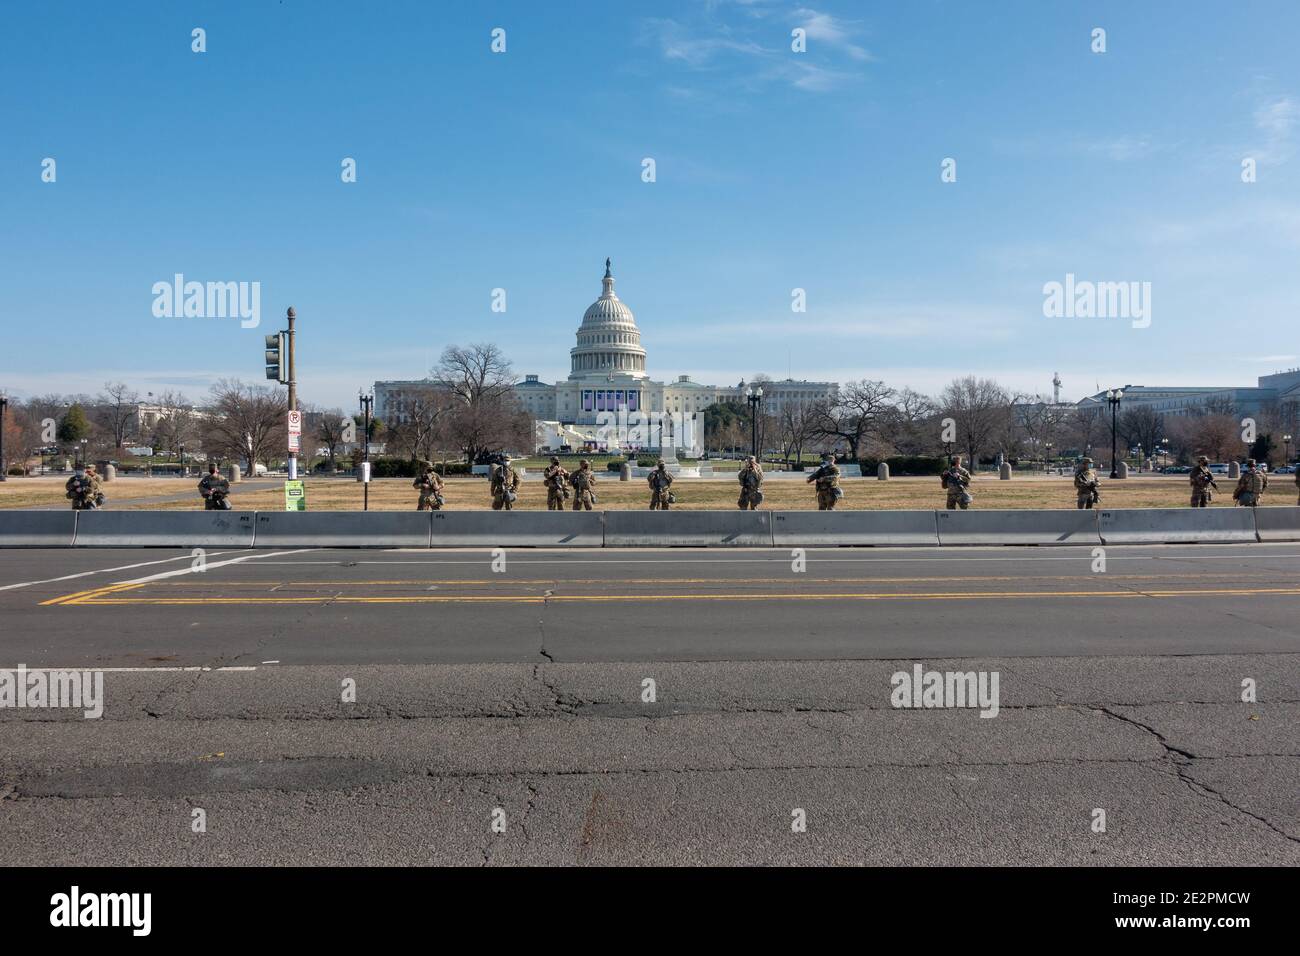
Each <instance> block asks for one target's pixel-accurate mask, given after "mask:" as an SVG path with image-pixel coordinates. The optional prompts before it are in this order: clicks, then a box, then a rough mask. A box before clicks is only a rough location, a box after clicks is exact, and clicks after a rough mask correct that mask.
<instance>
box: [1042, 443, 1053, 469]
mask: <svg viewBox="0 0 1300 956" xmlns="http://www.w3.org/2000/svg"><path fill="white" fill-rule="evenodd" d="M1043 447H1044V448H1045V449H1046V452H1045V453H1044V455H1043V474H1047V471H1048V469H1049V468H1050V466H1051V461H1052V443H1051V442H1050V441H1049V442H1047V443H1045V444H1044V445H1043Z"/></svg>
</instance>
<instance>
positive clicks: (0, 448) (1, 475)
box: [0, 392, 9, 481]
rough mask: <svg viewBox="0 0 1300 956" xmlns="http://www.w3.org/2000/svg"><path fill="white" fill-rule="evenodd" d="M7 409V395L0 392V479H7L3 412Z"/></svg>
mask: <svg viewBox="0 0 1300 956" xmlns="http://www.w3.org/2000/svg"><path fill="white" fill-rule="evenodd" d="M8 410H9V396H8V395H5V394H4V393H3V392H0V481H8V480H9V469H8V468H6V467H5V412H7V411H8Z"/></svg>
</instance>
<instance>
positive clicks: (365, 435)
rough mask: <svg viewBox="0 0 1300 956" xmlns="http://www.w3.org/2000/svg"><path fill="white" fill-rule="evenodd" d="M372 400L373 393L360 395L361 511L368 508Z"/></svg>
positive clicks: (373, 398)
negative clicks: (361, 443) (362, 448)
mask: <svg viewBox="0 0 1300 956" xmlns="http://www.w3.org/2000/svg"><path fill="white" fill-rule="evenodd" d="M374 401H375V397H374V396H373V395H362V396H361V417H362V431H361V440H362V441H363V442H365V445H364V448H365V453H364V456H363V458H362V461H363V462H364V465H363V466H362V478H363V481H364V484H363V485H362V489H363V491H362V503H361V510H362V511H369V510H370V476H369V475H368V474H366V470H367V469H368V467H369V465H370V409H371V406H372V405H373V404H374Z"/></svg>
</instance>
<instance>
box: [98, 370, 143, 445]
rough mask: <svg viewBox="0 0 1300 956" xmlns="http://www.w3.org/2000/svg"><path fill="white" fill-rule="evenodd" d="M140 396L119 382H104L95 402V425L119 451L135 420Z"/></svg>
mask: <svg viewBox="0 0 1300 956" xmlns="http://www.w3.org/2000/svg"><path fill="white" fill-rule="evenodd" d="M139 405H140V395H139V393H138V392H134V391H132V390H131V389H129V388H127V387H126V385H124V384H123V383H121V382H105V383H104V391H103V392H101V393H100V394H99V397H98V398H97V399H96V400H95V410H94V419H95V424H96V425H98V426H99V427H100V428H102V429H103V430H104V432H105V434H106V437H107V438H108V439H109V440H111V441H112V443H113V447H114V448H115V449H117V450H118V451H121V449H122V446H123V445H125V444H126V437H127V435H128V434H130V432H131V427H132V425H133V423H134V422H135V420H136V415H137V413H138V410H139Z"/></svg>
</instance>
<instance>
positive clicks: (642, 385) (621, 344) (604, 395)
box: [375, 259, 839, 454]
mask: <svg viewBox="0 0 1300 956" xmlns="http://www.w3.org/2000/svg"><path fill="white" fill-rule="evenodd" d="M569 369H570V371H569V377H568V378H567V379H566V380H564V381H562V382H556V383H555V384H554V385H550V384H547V383H545V382H542V381H539V380H538V376H536V375H527V376H525V377H524V380H523V381H522V382H520V383H518V384H517V385H516V386H515V396H516V397H517V398H518V399H519V402H520V404H521V405H522V406H523V407H524V409H525V410H526V411H527V412H528V413H529V414H531V415H532V416H533V419H534V420H535V421H536V422H537V439H538V440H537V445H538V447H539V448H541V447H550V448H558V447H559V446H560V445H570V446H572V447H574V448H580V447H582V446H584V445H587V446H591V445H593V444H597V443H598V438H597V434H596V429H595V426H596V424H597V423H598V422H601V421H609V420H610V417H611V416H610V414H609V413H614V414H618V413H620V412H624V411H625V412H626V413H627V414H628V415H629V416H632V417H633V418H635V417H636V416H637V415H638V414H640V415H645V414H647V413H648V414H650V415H652V416H655V415H659V414H662V413H669V414H672V415H673V416H674V417H676V416H679V415H680V416H682V417H681V418H680V419H678V420H679V421H685V422H691V421H698V420H699V416H700V413H702V412H703V411H704V409H706V408H708V407H709V406H710V405H714V404H717V403H720V402H730V403H735V404H738V405H744V404H745V399H746V389H747V388H748V387H750V386H747V385H746V384H745V382H744V381H741V382H740V383H739V384H738V385H701V384H700V383H698V382H693V381H691V378H690V376H689V375H679V376H678V377H677V380H676V381H675V382H671V383H667V384H665V383H664V382H656V381H652V380H651V378H650V376H649V373H648V372H647V365H646V350H645V349H644V348H643V347H642V345H641V330H640V329H638V328H637V324H636V319H635V317H634V316H633V315H632V310H631V309H629V308H628V307H627V304H626V303H624V302H623V300H622V299H620V298H619V297H618V295H617V294H616V293H615V292H614V275H613V272H612V271H611V269H610V261H609V260H608V259H606V260H605V276H604V278H603V279H601V292H600V298H598V299H597V300H596V301H595V302H593V303H592V304H591V305H590V306H588V307H587V311H586V312H584V313H583V315H582V323H581V324H580V325H579V326H578V332H577V342H576V344H575V345H574V347H573V348H571V349H570V350H569ZM755 384H756V385H761V386H762V389H763V401H762V412H763V414H764V415H769V416H779V415H780V414H781V411H782V409H783V408H784V407H785V406H786V405H787V404H789V403H800V402H802V403H811V402H813V401H817V400H820V399H824V398H833V397H834V396H835V394H836V393H837V391H838V389H839V386H838V385H837V384H836V383H834V382H803V381H794V380H792V379H786V380H785V381H782V382H774V381H769V380H767V379H764V380H762V381H761V382H759V383H755ZM432 385H433V383H432V382H430V381H428V380H425V381H413V382H410V381H408V382H376V383H375V415H376V416H377V417H378V418H380V419H381V420H384V421H393V420H397V419H400V418H401V415H402V406H403V405H404V404H405V402H404V397H405V396H406V395H407V394H410V393H413V392H416V391H420V390H427V389H428V388H430V387H431V386H432ZM701 431H702V429H700V428H698V427H697V428H693V429H692V428H690V427H689V425H688V426H687V427H686V429H685V434H688V435H691V437H692V439H693V440H691V441H689V442H688V443H686V444H688V446H689V451H691V452H694V453H696V454H698V453H699V451H700V448H699V445H700V438H701V435H700V432H701ZM653 446H654V441H653V440H652V441H650V442H649V444H648V445H647V447H653Z"/></svg>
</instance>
